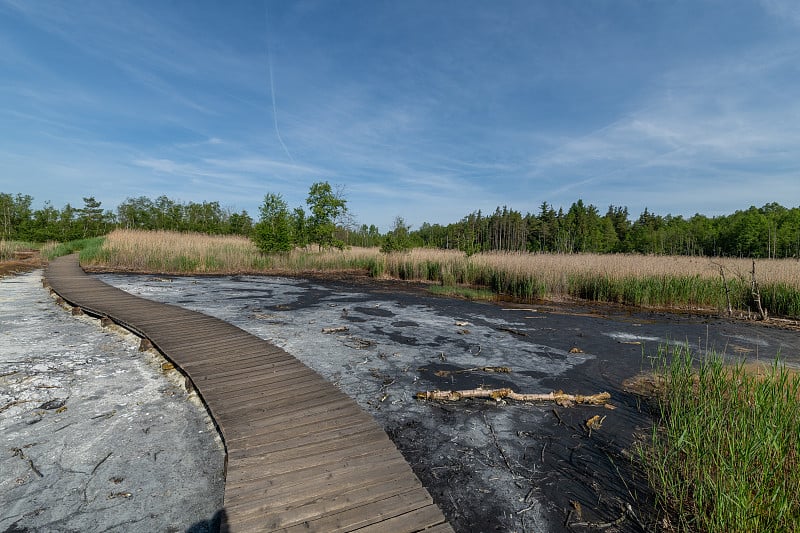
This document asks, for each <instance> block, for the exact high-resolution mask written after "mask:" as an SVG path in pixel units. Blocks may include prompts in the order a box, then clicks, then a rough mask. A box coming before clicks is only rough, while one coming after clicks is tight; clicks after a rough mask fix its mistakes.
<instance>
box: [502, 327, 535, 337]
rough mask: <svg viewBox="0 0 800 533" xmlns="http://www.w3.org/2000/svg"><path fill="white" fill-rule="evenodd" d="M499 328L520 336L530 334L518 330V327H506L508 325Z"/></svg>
mask: <svg viewBox="0 0 800 533" xmlns="http://www.w3.org/2000/svg"><path fill="white" fill-rule="evenodd" d="M497 330H498V331H506V332H508V333H511V334H512V335H517V336H519V337H527V336H528V334H527V333H525V332H524V331H519V330H517V329H511V328H506V327H500V328H497Z"/></svg>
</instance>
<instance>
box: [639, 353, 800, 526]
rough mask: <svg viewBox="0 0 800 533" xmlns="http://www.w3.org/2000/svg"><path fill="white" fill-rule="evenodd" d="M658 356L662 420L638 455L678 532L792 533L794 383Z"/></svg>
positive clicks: (799, 410) (794, 379)
mask: <svg viewBox="0 0 800 533" xmlns="http://www.w3.org/2000/svg"><path fill="white" fill-rule="evenodd" d="M667 352H668V350H667V349H665V348H662V349H661V350H660V354H659V355H660V359H659V360H660V365H661V366H660V368H659V370H658V373H659V374H660V375H661V377H662V378H663V382H664V384H665V386H664V390H663V391H662V394H661V397H660V401H659V403H660V421H659V423H658V424H657V425H656V426H655V428H654V430H653V436H652V441H651V443H650V445H649V446H645V447H644V448H643V449H642V459H643V461H644V463H645V466H646V467H647V468H648V469H649V477H650V482H651V484H652V486H653V487H654V489H655V490H656V493H657V494H658V504H659V506H660V508H661V509H662V510H663V511H664V512H665V513H666V514H667V515H668V516H669V517H670V520H676V521H678V523H677V524H675V523H673V526H676V527H677V529H678V530H681V531H725V532H739V531H741V532H750V531H798V530H800V491H799V490H798V488H800V431H798V430H799V429H800V376H799V375H798V374H796V373H794V372H791V371H790V370H788V369H787V368H786V367H785V366H784V365H783V364H782V363H781V362H780V361H779V360H776V361H775V363H774V364H772V365H771V366H770V367H768V368H766V369H765V371H764V372H763V373H759V372H758V371H754V370H753V369H752V368H751V367H746V366H745V365H743V364H737V365H733V366H731V365H726V364H725V363H724V361H723V358H722V356H720V355H718V354H711V355H708V356H706V357H704V358H702V359H700V360H699V361H696V360H695V359H694V357H693V356H692V354H691V353H690V351H689V349H688V347H674V348H672V351H671V353H667Z"/></svg>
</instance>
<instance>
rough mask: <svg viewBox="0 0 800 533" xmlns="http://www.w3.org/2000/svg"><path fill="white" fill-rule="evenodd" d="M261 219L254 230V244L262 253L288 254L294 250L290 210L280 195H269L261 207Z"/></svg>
mask: <svg viewBox="0 0 800 533" xmlns="http://www.w3.org/2000/svg"><path fill="white" fill-rule="evenodd" d="M259 211H260V212H261V218H260V220H259V222H258V224H256V225H255V228H254V229H253V242H254V243H255V244H256V246H257V247H258V249H259V250H261V252H262V253H265V254H270V253H279V252H288V251H290V250H291V249H292V247H293V246H292V226H291V220H290V215H289V208H288V206H287V205H286V202H285V201H284V200H283V197H282V196H281V195H280V194H272V193H269V194H267V195H266V196H265V197H264V203H263V204H261V206H260V207H259Z"/></svg>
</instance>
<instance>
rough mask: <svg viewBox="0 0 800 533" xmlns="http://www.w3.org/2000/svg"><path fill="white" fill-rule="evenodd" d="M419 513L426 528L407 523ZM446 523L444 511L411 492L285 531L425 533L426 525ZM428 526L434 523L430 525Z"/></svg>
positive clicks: (420, 495) (330, 515)
mask: <svg viewBox="0 0 800 533" xmlns="http://www.w3.org/2000/svg"><path fill="white" fill-rule="evenodd" d="M420 510H422V511H423V513H422V514H421V516H420V517H421V518H422V522H423V524H420V525H418V524H416V523H415V522H414V521H413V520H408V518H407V517H408V515H410V514H412V513H415V512H418V511H420ZM437 513H438V516H437ZM398 518H399V519H398ZM393 519H394V520H393ZM443 521H444V520H443V517H442V514H441V511H439V509H438V508H436V506H434V505H432V504H431V502H430V500H428V499H426V498H425V495H424V494H422V493H421V492H420V491H409V492H403V493H400V494H395V495H392V496H390V497H388V498H385V499H383V500H379V501H377V502H371V503H368V504H366V505H362V506H359V507H355V508H353V509H347V510H345V511H342V512H338V513H332V514H327V515H324V516H322V517H320V518H318V519H316V520H312V521H308V522H304V523H302V524H298V525H295V526H291V527H288V528H286V529H283V530H282V531H286V532H296V531H309V530H311V531H328V532H330V533H335V532H339V531H361V530H362V528H367V527H369V526H373V525H375V524H378V525H379V526H378V528H377V529H374V528H370V529H368V530H367V531H381V532H385V531H392V532H393V533H394V532H395V531H420V530H423V529H425V527H427V525H435V524H436V523H441V522H443ZM428 522H434V523H433V524H427V523H428ZM392 526H394V528H397V529H394V528H393V527H392ZM420 526H421V527H420Z"/></svg>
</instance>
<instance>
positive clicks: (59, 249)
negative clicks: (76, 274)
mask: <svg viewBox="0 0 800 533" xmlns="http://www.w3.org/2000/svg"><path fill="white" fill-rule="evenodd" d="M104 241H105V237H92V238H89V239H78V240H74V241H68V242H62V243H56V242H51V243H47V244H45V245H44V246H42V256H43V257H44V258H45V259H47V260H48V261H51V260H53V259H55V258H56V257H61V256H62V255H69V254H74V253H75V252H80V260H81V261H82V262H85V261H89V260H91V259H92V258H94V257H96V256H97V255H98V254H99V253H100V249H101V248H102V246H103V242H104Z"/></svg>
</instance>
